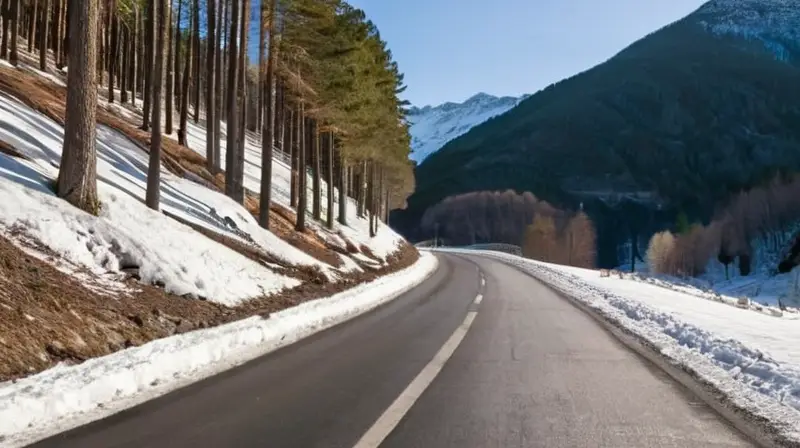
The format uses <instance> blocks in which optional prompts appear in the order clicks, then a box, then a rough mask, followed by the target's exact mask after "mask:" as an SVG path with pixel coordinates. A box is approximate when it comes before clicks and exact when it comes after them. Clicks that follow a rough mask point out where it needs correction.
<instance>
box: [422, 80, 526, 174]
mask: <svg viewBox="0 0 800 448" xmlns="http://www.w3.org/2000/svg"><path fill="white" fill-rule="evenodd" d="M527 97H528V95H523V96H521V97H518V98H515V97H510V96H504V97H496V96H494V95H489V94H488V93H483V92H480V93H477V94H475V95H473V96H471V97H470V98H469V99H467V100H466V101H464V102H463V103H452V102H447V103H444V104H440V105H438V106H425V107H421V108H420V107H412V108H411V109H410V110H409V114H408V120H409V122H410V123H411V147H412V149H413V152H412V154H411V158H412V159H413V160H415V161H416V162H417V163H421V162H422V161H423V160H425V158H427V157H428V156H429V155H431V154H433V153H434V152H436V151H438V150H439V149H440V148H441V147H442V146H444V145H445V144H446V143H447V142H449V141H450V140H452V139H454V138H456V137H458V136H460V135H462V134H465V133H466V132H467V131H469V130H470V129H472V128H473V127H475V126H477V125H479V124H481V123H483V122H484V121H486V120H488V119H490V118H492V117H494V116H497V115H500V114H502V113H505V112H506V111H508V110H509V109H511V108H512V107H514V106H516V105H517V104H519V103H520V101H522V100H524V99H525V98H527Z"/></svg>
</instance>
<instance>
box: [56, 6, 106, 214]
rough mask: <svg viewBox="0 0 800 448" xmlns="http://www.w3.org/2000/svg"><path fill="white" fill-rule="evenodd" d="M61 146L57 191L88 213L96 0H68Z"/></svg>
mask: <svg viewBox="0 0 800 448" xmlns="http://www.w3.org/2000/svg"><path fill="white" fill-rule="evenodd" d="M71 9H72V12H71V14H70V20H71V22H72V23H71V24H70V30H71V33H72V35H71V38H72V39H71V48H70V52H69V67H70V68H71V69H70V70H69V73H67V105H66V113H65V120H64V146H63V149H62V156H61V166H60V169H59V172H58V181H57V193H58V196H59V197H62V198H64V199H66V200H67V201H69V202H70V203H71V204H73V205H74V206H76V207H78V208H80V209H82V210H84V211H87V212H89V213H92V214H97V212H98V211H99V201H98V199H97V153H96V149H95V144H96V143H95V132H96V131H95V112H96V107H97V81H96V79H97V78H96V77H97V72H96V71H95V66H96V60H97V59H96V58H97V16H98V6H97V0H72V3H71Z"/></svg>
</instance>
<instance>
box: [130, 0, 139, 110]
mask: <svg viewBox="0 0 800 448" xmlns="http://www.w3.org/2000/svg"><path fill="white" fill-rule="evenodd" d="M131 53H133V54H132V55H131V59H132V67H131V74H132V76H131V78H132V79H131V81H133V82H131V104H133V105H134V107H135V106H136V92H138V91H139V65H141V64H140V63H139V7H138V6H134V7H133V42H131Z"/></svg>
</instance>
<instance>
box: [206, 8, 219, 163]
mask: <svg viewBox="0 0 800 448" xmlns="http://www.w3.org/2000/svg"><path fill="white" fill-rule="evenodd" d="M214 1H215V0H206V9H207V10H208V18H207V30H206V47H207V49H208V53H207V56H206V166H207V168H208V171H209V172H210V173H211V174H212V175H213V174H217V172H219V165H218V164H217V160H219V157H218V156H217V154H216V143H215V140H216V139H217V134H216V133H215V132H216V128H217V127H216V116H217V114H216V111H217V106H216V94H215V92H214V47H215V46H216V39H215V37H214V32H215V31H216V30H215V29H214V28H215V25H216V24H215V23H214V22H215V19H216V12H215V11H214Z"/></svg>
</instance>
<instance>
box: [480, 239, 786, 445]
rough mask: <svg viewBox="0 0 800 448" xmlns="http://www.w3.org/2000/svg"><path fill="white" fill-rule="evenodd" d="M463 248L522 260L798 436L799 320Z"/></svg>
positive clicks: (737, 401)
mask: <svg viewBox="0 0 800 448" xmlns="http://www.w3.org/2000/svg"><path fill="white" fill-rule="evenodd" d="M466 252H467V253H473V254H474V253H480V254H481V255H484V256H487V257H492V258H495V259H499V260H502V261H504V262H506V263H509V264H511V265H514V266H517V267H518V268H520V269H522V270H524V271H526V272H528V273H530V274H531V275H533V276H535V277H537V278H538V279H540V280H542V281H544V282H546V283H548V284H550V285H551V286H553V287H554V288H556V289H558V290H560V291H562V292H564V293H565V294H567V295H569V296H570V297H572V298H574V299H576V300H579V301H580V302H582V303H583V304H585V305H587V306H588V307H590V308H592V309H593V310H595V311H596V312H597V313H599V314H600V315H602V316H604V317H605V318H607V319H608V320H609V321H611V322H614V323H615V325H618V326H620V327H622V328H624V329H626V330H627V331H630V332H631V333H632V334H634V335H636V336H637V337H639V338H641V339H642V340H645V341H648V343H649V344H651V345H652V346H653V347H656V349H657V351H658V352H659V353H661V354H662V355H663V356H666V357H667V358H668V359H670V360H671V361H672V362H673V363H674V364H675V365H678V366H681V367H682V368H683V369H685V370H687V371H689V372H691V373H692V374H693V375H694V376H696V377H697V378H699V379H700V380H702V381H704V382H706V383H707V384H711V385H713V386H714V387H715V388H716V389H717V390H719V391H721V392H722V393H723V394H724V395H725V396H726V397H727V398H729V399H730V401H731V403H733V404H734V405H735V406H737V407H739V408H741V409H744V410H746V411H747V412H749V413H751V414H752V415H755V416H757V417H761V418H764V419H767V421H769V422H770V423H771V425H772V426H773V427H774V428H775V429H776V430H777V431H778V433H779V434H780V435H781V436H783V437H785V438H786V439H788V440H791V441H795V442H799V443H800V347H799V346H798V344H797V341H799V340H800V321H797V320H792V319H785V318H779V317H773V316H768V315H765V314H760V313H754V312H752V311H749V310H744V309H738V308H736V307H733V306H729V305H727V304H723V303H717V302H713V301H709V300H699V299H698V298H697V297H695V296H692V295H688V294H684V293H681V292H679V291H673V290H668V289H665V288H662V287H659V286H654V285H649V284H647V283H642V282H634V281H629V280H624V279H623V280H620V279H618V278H608V277H606V278H601V277H600V274H599V272H598V271H593V270H587V269H579V268H571V267H566V266H559V265H552V264H547V263H541V262H537V261H533V260H527V259H524V258H521V257H517V256H513V255H508V254H501V253H497V252H479V251H466Z"/></svg>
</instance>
